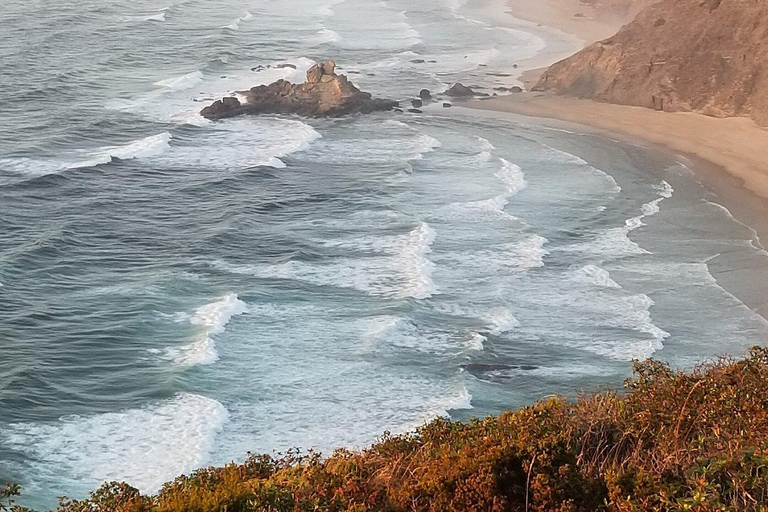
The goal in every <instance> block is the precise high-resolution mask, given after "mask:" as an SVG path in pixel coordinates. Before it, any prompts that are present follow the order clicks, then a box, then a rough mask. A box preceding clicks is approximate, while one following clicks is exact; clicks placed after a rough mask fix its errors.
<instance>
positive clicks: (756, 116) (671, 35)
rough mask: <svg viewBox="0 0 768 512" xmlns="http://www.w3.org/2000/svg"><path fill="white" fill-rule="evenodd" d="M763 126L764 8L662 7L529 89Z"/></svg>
mask: <svg viewBox="0 0 768 512" xmlns="http://www.w3.org/2000/svg"><path fill="white" fill-rule="evenodd" d="M534 90H538V91H553V92H556V93H559V94H566V95H572V96H578V97H581V98H588V99H594V100H598V101H605V102H610V103H619V104H625V105H635V106H642V107H648V108H653V109H656V110H664V111H668V112H677V111H693V112H699V113H702V114H706V115H711V116H716V117H727V116H746V117H751V118H752V119H753V120H755V121H756V122H757V123H758V124H761V125H764V126H766V125H768V1H766V0H662V1H661V2H659V3H657V4H654V5H651V6H648V7H646V8H645V9H643V10H642V11H640V13H639V14H638V15H637V17H636V18H635V19H634V20H633V21H632V22H630V23H629V24H627V25H626V26H624V27H623V28H622V29H620V30H619V32H618V33H616V35H614V36H613V37H610V38H608V39H605V40H603V41H600V42H597V43H594V44H592V45H590V46H588V47H587V48H585V49H584V50H582V51H580V52H578V53H577V54H575V55H573V56H571V57H569V58H567V59H565V60H563V61H560V62H558V63H556V64H554V65H552V66H551V67H550V68H549V69H548V70H547V71H546V72H545V73H544V74H543V75H542V76H541V78H540V80H539V82H538V83H537V84H536V86H535V87H534Z"/></svg>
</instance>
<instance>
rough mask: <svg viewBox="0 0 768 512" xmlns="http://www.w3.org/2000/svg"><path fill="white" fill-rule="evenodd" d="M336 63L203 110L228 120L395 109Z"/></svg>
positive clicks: (389, 102)
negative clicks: (359, 85) (363, 88)
mask: <svg viewBox="0 0 768 512" xmlns="http://www.w3.org/2000/svg"><path fill="white" fill-rule="evenodd" d="M335 68H336V64H335V63H334V62H333V61H331V60H329V61H326V62H322V63H320V64H315V65H314V66H312V67H311V68H309V70H308V71H307V81H306V82H304V83H303V84H293V83H291V82H288V81H286V80H282V79H281V80H278V81H277V82H273V83H271V84H269V85H259V86H257V87H253V88H252V89H250V90H249V91H240V92H238V94H239V95H240V96H241V97H243V98H244V99H243V101H240V100H238V99H237V98H234V97H230V98H224V99H221V100H216V101H215V102H213V103H212V104H211V105H209V106H207V107H205V108H204V109H203V110H202V111H200V115H202V116H203V117H205V118H207V119H211V120H216V119H225V118H229V117H235V116H240V115H244V114H297V115H300V116H304V117H339V116H344V115H348V114H367V113H370V112H376V111H385V110H392V109H393V108H395V107H397V106H398V103H397V102H396V101H393V100H387V99H378V98H374V97H372V96H371V94H369V93H367V92H362V91H361V90H360V89H358V88H357V87H355V86H354V85H353V84H352V82H350V81H349V80H348V79H347V77H346V76H344V75H337V74H336V72H335Z"/></svg>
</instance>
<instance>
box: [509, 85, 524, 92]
mask: <svg viewBox="0 0 768 512" xmlns="http://www.w3.org/2000/svg"><path fill="white" fill-rule="evenodd" d="M509 92H514V93H520V92H523V88H522V87H518V86H517V85H516V86H514V87H510V88H509Z"/></svg>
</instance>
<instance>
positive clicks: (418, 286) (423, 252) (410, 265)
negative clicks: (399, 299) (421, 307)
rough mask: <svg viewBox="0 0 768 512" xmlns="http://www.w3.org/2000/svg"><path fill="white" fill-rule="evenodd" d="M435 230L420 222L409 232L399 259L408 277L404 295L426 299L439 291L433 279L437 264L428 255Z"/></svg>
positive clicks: (403, 291)
mask: <svg viewBox="0 0 768 512" xmlns="http://www.w3.org/2000/svg"><path fill="white" fill-rule="evenodd" d="M435 236H436V234H435V231H434V230H433V229H432V228H431V227H430V226H429V224H427V223H426V222H420V223H419V225H418V226H417V227H415V228H414V229H413V230H412V231H411V232H410V233H409V234H408V239H407V242H406V244H405V245H404V247H403V249H402V250H401V251H400V255H399V260H400V264H401V266H402V269H403V274H404V276H405V278H406V283H405V286H404V287H403V290H402V295H403V296H404V297H412V298H414V299H426V298H429V297H431V296H432V294H433V293H435V292H436V291H437V288H436V287H435V283H434V281H433V280H432V273H433V271H434V269H435V264H434V263H432V261H430V259H429V257H428V255H429V253H430V252H432V243H433V242H434V241H435Z"/></svg>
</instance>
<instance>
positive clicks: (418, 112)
mask: <svg viewBox="0 0 768 512" xmlns="http://www.w3.org/2000/svg"><path fill="white" fill-rule="evenodd" d="M408 112H411V113H412V114H421V113H422V112H421V110H419V109H417V108H409V109H408Z"/></svg>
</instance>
